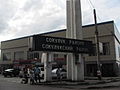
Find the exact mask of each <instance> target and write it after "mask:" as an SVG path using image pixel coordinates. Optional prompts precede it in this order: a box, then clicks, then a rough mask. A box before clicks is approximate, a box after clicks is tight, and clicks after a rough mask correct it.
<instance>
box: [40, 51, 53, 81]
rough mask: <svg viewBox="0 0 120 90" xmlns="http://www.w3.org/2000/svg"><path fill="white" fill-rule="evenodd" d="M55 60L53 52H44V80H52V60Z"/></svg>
mask: <svg viewBox="0 0 120 90" xmlns="http://www.w3.org/2000/svg"><path fill="white" fill-rule="evenodd" d="M52 60H53V55H52V53H43V54H42V62H43V63H44V80H43V81H44V82H47V81H51V80H52V75H51V72H52V64H51V61H52Z"/></svg>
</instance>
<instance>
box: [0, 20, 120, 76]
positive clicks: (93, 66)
mask: <svg viewBox="0 0 120 90" xmlns="http://www.w3.org/2000/svg"><path fill="white" fill-rule="evenodd" d="M82 31H83V39H84V40H89V41H92V42H93V47H94V48H93V51H94V53H92V54H89V55H88V54H86V55H85V54H84V66H85V75H86V76H96V71H97V61H96V59H97V58H96V46H95V44H96V42H95V26H94V24H91V25H86V26H83V28H82ZM98 32H99V41H100V46H101V48H100V65H101V71H102V76H119V74H120V42H119V40H120V34H119V32H118V30H117V28H116V26H115V24H114V21H109V22H103V23H99V24H98ZM40 35H44V36H53V37H64V38H65V37H66V29H64V30H58V31H53V32H48V33H43V34H40ZM31 37H32V36H28V37H23V38H18V39H13V40H8V41H3V42H1V61H0V65H1V67H4V68H9V67H19V68H20V67H23V66H24V65H31V64H34V63H41V55H42V52H43V51H31V50H30V45H31ZM66 55H67V53H62V52H53V57H54V60H53V61H54V62H56V63H58V64H60V65H66Z"/></svg>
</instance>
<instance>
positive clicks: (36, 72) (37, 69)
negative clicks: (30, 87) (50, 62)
mask: <svg viewBox="0 0 120 90" xmlns="http://www.w3.org/2000/svg"><path fill="white" fill-rule="evenodd" d="M40 72H41V71H40V69H39V67H38V66H36V67H35V68H34V74H35V81H36V83H37V81H38V80H39V83H40Z"/></svg>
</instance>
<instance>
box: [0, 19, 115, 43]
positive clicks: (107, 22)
mask: <svg viewBox="0 0 120 90" xmlns="http://www.w3.org/2000/svg"><path fill="white" fill-rule="evenodd" d="M109 23H114V21H106V22H101V23H98V24H97V25H103V24H109ZM94 25H95V24H89V25H84V26H82V27H83V28H85V27H91V26H94ZM63 31H66V29H61V30H55V31H50V32H45V33H39V34H33V35H45V34H51V33H57V32H63ZM33 35H29V36H25V37H20V38H16V39H11V40H6V41H1V42H8V41H13V40H19V39H24V38H29V37H32V36H33Z"/></svg>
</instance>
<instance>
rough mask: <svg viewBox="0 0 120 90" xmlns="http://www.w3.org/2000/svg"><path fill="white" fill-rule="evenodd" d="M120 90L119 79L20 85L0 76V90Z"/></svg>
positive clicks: (92, 79)
mask: <svg viewBox="0 0 120 90" xmlns="http://www.w3.org/2000/svg"><path fill="white" fill-rule="evenodd" d="M38 89H41V90H88V89H90V90H120V78H119V77H117V78H111V77H109V78H104V79H103V80H102V81H99V80H97V79H95V78H89V79H87V80H85V81H81V82H70V81H54V82H47V83H39V84H36V85H30V84H21V79H20V78H18V77H14V78H9V77H8V78H4V77H3V76H1V75H0V90H38Z"/></svg>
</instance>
